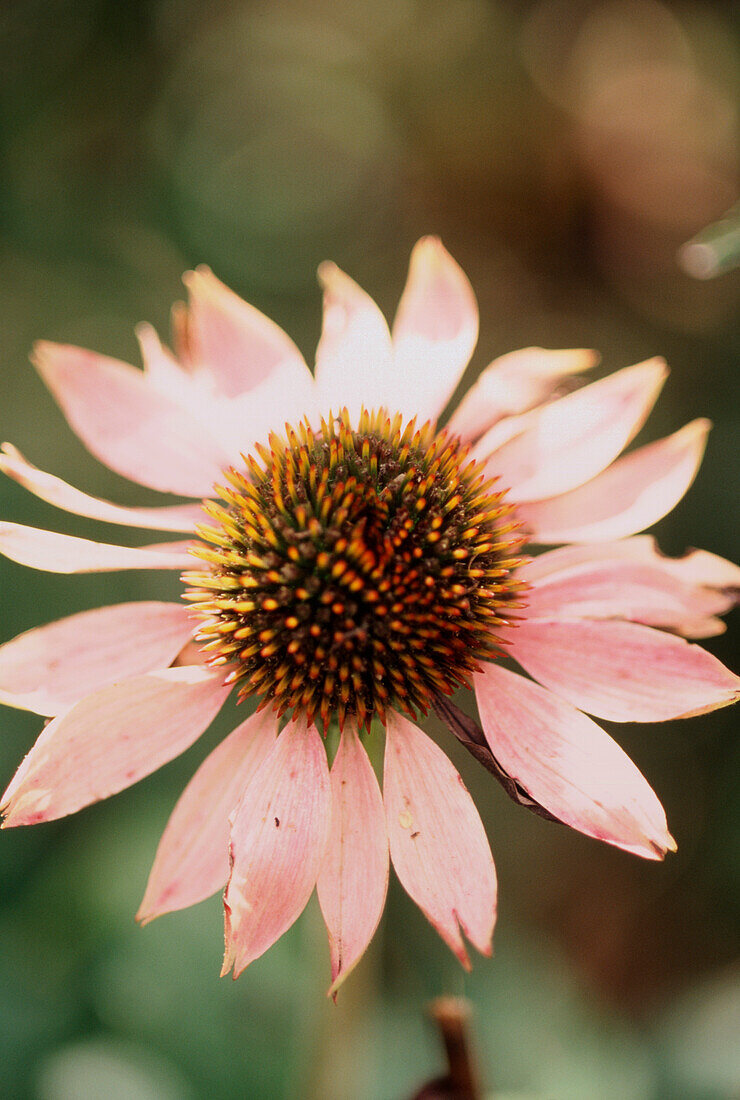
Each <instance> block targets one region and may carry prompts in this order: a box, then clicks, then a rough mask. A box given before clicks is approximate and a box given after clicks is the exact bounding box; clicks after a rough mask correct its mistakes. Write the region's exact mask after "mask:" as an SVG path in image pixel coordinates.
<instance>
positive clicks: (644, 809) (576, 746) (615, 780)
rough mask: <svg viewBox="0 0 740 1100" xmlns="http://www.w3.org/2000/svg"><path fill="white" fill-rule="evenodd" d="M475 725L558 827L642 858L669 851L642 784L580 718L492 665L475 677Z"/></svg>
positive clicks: (611, 744)
mask: <svg viewBox="0 0 740 1100" xmlns="http://www.w3.org/2000/svg"><path fill="white" fill-rule="evenodd" d="M474 679H475V694H476V697H477V700H478V710H479V712H480V717H481V723H482V725H483V729H484V732H485V735H486V738H487V739H488V744H489V745H490V746H491V751H492V752H493V754H494V756H495V757H496V759H497V760H498V761H499V763H500V764H501V766H502V767H503V768H504V769H505V770H506V771H507V772H508V773H509V775H511V776H512V778H513V779H515V780H516V781H517V782H518V783H519V784H520V785H521V786H522V787H523V788H524V790H525V791H527V793H528V794H529V795H530V796H531V797H532V798H533V799H534V800H535V801H536V802H539V804H540V805H541V806H543V807H544V808H545V809H546V810H549V811H550V813H552V814H554V816H555V817H557V818H559V820H561V821H563V822H565V824H566V825H570V826H571V827H572V828H574V829H578V830H579V831H580V832H582V833H586V835H587V836H592V837H596V839H597V840H605V841H606V842H607V843H608V844H614V845H616V847H618V848H624V849H625V850H626V851H628V852H633V853H634V854H635V855H638V856H644V857H645V858H646V859H662V858H663V856H664V855H665V853H666V851H675V848H676V844H675V841H674V840H673V837H672V836H671V835H670V833H669V832H668V828H667V825H666V819H665V812H664V810H663V807H662V806H661V804H660V802H659V801H658V799H657V797H656V795H655V792H654V791H653V790H652V788H651V787H650V785H649V784H648V782H647V780H646V779H645V777H644V776H643V775H642V774H641V773H640V772H639V771H638V770H637V768H636V767H635V765H634V764H633V763H632V761H631V760H630V758H629V757H628V756H627V755H626V753H624V752H623V751H622V749H620V747H619V745H617V743H616V742H615V741H613V740H612V739H611V737H609V735H608V734H607V733H605V732H604V730H602V729H601V727H600V726H597V725H596V723H595V722H593V721H592V720H591V719H590V718H588V717H587V716H586V715H585V714H581V713H580V711H578V710H576V709H575V708H574V707H572V706H570V704H569V703H566V702H564V701H563V700H562V699H559V698H558V697H557V696H556V695H553V694H552V692H550V691H548V690H547V689H546V688H543V687H540V685H539V684H533V683H532V682H531V681H530V680H525V679H524V677H523V676H519V675H517V674H516V673H515V672H508V671H507V670H506V669H503V668H499V667H498V666H496V665H492V664H487V665H485V670H484V671H483V672H480V673H476V675H475V677H474Z"/></svg>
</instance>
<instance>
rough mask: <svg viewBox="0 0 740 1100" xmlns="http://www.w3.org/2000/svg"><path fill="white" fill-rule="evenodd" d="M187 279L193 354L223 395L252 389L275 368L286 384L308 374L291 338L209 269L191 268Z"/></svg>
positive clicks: (189, 329)
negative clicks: (192, 269)
mask: <svg viewBox="0 0 740 1100" xmlns="http://www.w3.org/2000/svg"><path fill="white" fill-rule="evenodd" d="M184 281H185V285H186V286H187V288H188V292H189V295H190V312H189V318H188V320H189V328H188V333H189V339H190V341H191V354H192V355H193V357H194V360H195V363H196V365H198V366H200V367H201V368H202V369H204V370H205V371H207V372H208V373H209V374H210V375H211V377H212V378H213V379H214V381H215V383H216V386H217V388H218V390H219V392H221V393H222V394H223V395H224V396H225V397H238V396H239V395H240V394H243V393H246V392H247V391H248V390H252V389H254V387H255V386H257V385H258V384H260V383H262V382H264V381H265V379H267V378H268V377H269V375H270V374H271V373H272V372H273V371H275V370H276V369H277V368H280V371H281V373H282V375H283V377H284V382H285V384H286V385H287V386H288V387H290V385H291V384H299V385H301V384H302V382H303V379H304V377H305V376H308V377H309V378H310V372H309V370H308V367H307V366H306V363H305V361H304V359H303V356H302V355H301V353H300V352H299V350H298V348H297V347H296V346H295V344H294V343H293V341H292V340H291V339H290V337H289V336H288V335H287V334H286V333H285V332H283V330H282V329H281V328H280V327H279V326H278V325H276V324H275V322H274V321H271V320H270V319H269V317H265V315H264V314H263V313H260V311H259V310H257V309H255V308H254V306H250V305H249V304H248V303H247V302H245V301H244V300H243V299H242V298H240V297H239V296H238V295H237V294H235V293H234V292H233V290H229V288H228V287H226V286H224V284H223V283H222V282H221V281H220V280H219V279H217V278H216V276H215V275H214V274H213V272H212V271H211V270H210V269H209V268H207V267H199V268H197V269H196V270H195V271H190V272H188V273H187V275H185V277H184Z"/></svg>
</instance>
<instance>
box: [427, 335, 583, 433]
mask: <svg viewBox="0 0 740 1100" xmlns="http://www.w3.org/2000/svg"><path fill="white" fill-rule="evenodd" d="M598 361H599V356H598V354H597V353H596V352H595V351H590V350H588V349H587V348H573V349H567V350H566V349H563V350H556V351H553V350H550V349H549V348H521V349H520V350H519V351H511V352H509V353H508V354H507V355H502V356H500V357H499V358H498V359H494V361H493V362H492V363H491V364H489V366H487V367H486V368H485V370H484V371H483V372H482V373H481V375H480V377H479V378H478V379H477V381H476V382H474V383H473V385H472V386H471V387H470V389H469V390H468V392H467V393H466V394H465V396H464V397H463V399H462V401H461V402H460V404H459V405H458V407H457V408H456V409H455V411H454V413H453V414H452V416H451V417H450V422H449V428H450V431H451V432H453V433H454V434H455V435H459V436H461V437H462V439H463V440H472V439H477V438H478V436H480V435H482V434H483V432H485V431H486V430H487V429H490V427H491V425H492V424H495V423H496V422H497V421H499V420H501V418H502V417H504V416H517V415H519V414H521V413H524V412H527V410H529V409H532V408H534V406H535V405H539V404H541V403H542V402H544V401H547V400H548V398H549V397H550V396H551V395H552V394H553V392H554V391H555V390H556V389H557V387H558V386H559V385H560V384H561V382H562V381H563V379H564V378H567V377H569V376H570V375H573V374H580V373H581V372H582V371H586V370H590V369H591V368H592V367H593V366H595V365H596V363H597V362H598ZM491 449H493V448H491Z"/></svg>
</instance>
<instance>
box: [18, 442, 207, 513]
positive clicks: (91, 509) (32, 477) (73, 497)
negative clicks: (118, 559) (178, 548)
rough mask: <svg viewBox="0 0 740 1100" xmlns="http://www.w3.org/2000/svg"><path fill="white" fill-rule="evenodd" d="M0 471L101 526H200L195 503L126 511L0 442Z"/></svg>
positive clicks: (30, 489) (198, 509)
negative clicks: (102, 523)
mask: <svg viewBox="0 0 740 1100" xmlns="http://www.w3.org/2000/svg"><path fill="white" fill-rule="evenodd" d="M0 470H2V472H3V473H4V474H7V475H8V477H12V478H13V480H14V481H17V482H18V484H19V485H22V486H23V487H24V488H25V489H28V490H29V492H31V493H33V494H34V496H37V497H39V498H40V499H41V500H45V501H46V502H47V504H53V505H54V507H55V508H63V509H64V510H65V511H66V512H73V513H74V514H75V515H77V516H86V517H87V518H88V519H99V520H103V522H105V523H119V524H123V525H124V526H126V527H145V528H149V529H150V530H154V531H192V530H194V528H195V524H196V523H202V521H203V511H202V509H201V507H200V505H199V504H175V505H170V506H169V507H165V508H127V507H123V506H121V505H119V504H111V503H110V501H107V500H99V499H98V498H97V497H91V496H88V494H87V493H83V492H81V491H80V490H79V489H75V488H74V487H73V486H72V485H68V484H67V482H66V481H62V479H61V478H58V477H54V475H53V474H47V473H44V471H43V470H39V469H38V468H37V467H36V466H32V465H31V463H30V462H28V460H27V459H25V458H24V457H23V455H22V454H21V453H20V451H19V450H17V449H16V448H15V447H13V446H11V444H10V443H3V445H2V453H0Z"/></svg>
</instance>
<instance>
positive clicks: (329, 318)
mask: <svg viewBox="0 0 740 1100" xmlns="http://www.w3.org/2000/svg"><path fill="white" fill-rule="evenodd" d="M319 279H320V281H321V284H322V286H323V288H324V321H323V327H322V330H321V339H320V341H319V346H318V348H317V349H316V386H317V389H318V400H317V404H318V406H319V407H320V408H321V409H322V410H323V415H325V416H327V415H328V414H329V411H330V410H331V411H332V412H334V413H337V412H339V410H340V409H342V408H344V407H346V408H347V409H348V410H349V414H350V416H351V418H352V421H353V423H355V424H356V423H357V418H358V417H359V414H360V409H361V407H362V406H363V405H364V406H365V408H367V409H372V408H377V407H378V406H380V405H385V406H387V407H388V408H390V407H391V405H392V403H393V396H394V391H395V383H396V378H395V376H394V370H393V355H392V348H391V334H390V332H389V331H388V325H387V324H386V320H385V317H384V316H383V314H382V313H381V312H380V310H379V309H378V307H377V306H376V304H375V302H374V301H373V300H372V298H371V297H370V295H369V294H367V293H366V292H365V291H364V290H362V289H361V288H360V287H359V286H358V285H357V283H355V282H354V281H353V280H352V279H350V277H349V276H348V275H345V274H344V272H343V271H340V269H339V268H338V267H337V266H336V264H332V263H323V264H322V265H321V267H320V268H319ZM394 411H395V410H394Z"/></svg>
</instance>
